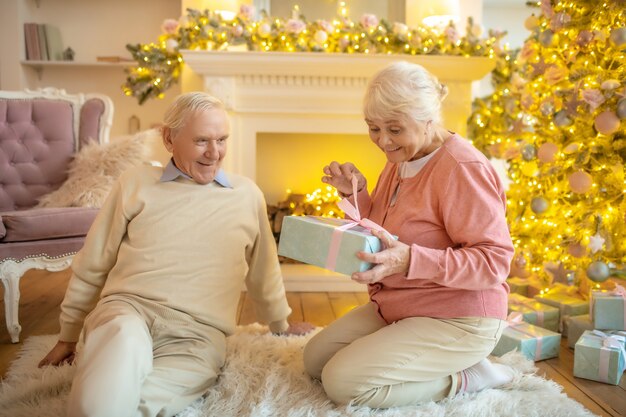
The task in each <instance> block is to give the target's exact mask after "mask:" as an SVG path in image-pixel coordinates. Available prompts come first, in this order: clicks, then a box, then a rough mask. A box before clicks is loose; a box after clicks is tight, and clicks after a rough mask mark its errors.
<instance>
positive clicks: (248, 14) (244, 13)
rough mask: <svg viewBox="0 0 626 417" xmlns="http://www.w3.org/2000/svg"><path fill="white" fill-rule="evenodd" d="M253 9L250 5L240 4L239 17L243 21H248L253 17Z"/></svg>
mask: <svg viewBox="0 0 626 417" xmlns="http://www.w3.org/2000/svg"><path fill="white" fill-rule="evenodd" d="M254 12H255V8H254V6H252V5H250V4H242V5H241V6H240V7H239V16H240V17H241V18H243V19H244V20H250V19H252V17H253V16H254Z"/></svg>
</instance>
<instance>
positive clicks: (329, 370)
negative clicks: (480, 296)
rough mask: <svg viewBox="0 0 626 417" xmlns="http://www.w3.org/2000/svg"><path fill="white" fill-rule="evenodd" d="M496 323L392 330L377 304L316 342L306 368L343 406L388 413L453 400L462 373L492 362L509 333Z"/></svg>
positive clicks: (416, 320)
mask: <svg viewBox="0 0 626 417" xmlns="http://www.w3.org/2000/svg"><path fill="white" fill-rule="evenodd" d="M503 323H504V322H503V321H502V320H499V319H494V318H480V317H475V318H459V319H433V318H429V317H411V318H407V319H403V320H399V321H397V322H395V323H392V324H389V325H388V324H387V323H386V322H385V321H384V320H383V319H382V318H381V317H380V316H379V315H378V313H377V307H376V306H375V304H374V303H371V302H370V303H368V304H366V305H364V306H361V307H358V308H356V309H354V310H352V311H350V312H349V313H347V314H346V315H344V316H343V317H341V318H339V319H337V320H336V321H335V322H333V323H331V324H330V325H329V326H328V327H326V328H325V329H323V330H322V331H320V332H319V333H318V334H317V335H315V336H314V337H313V338H312V339H311V340H310V341H309V342H308V344H307V345H306V347H305V349H304V366H305V368H306V370H307V372H308V373H309V375H311V376H312V377H313V378H316V379H321V381H322V385H323V386H324V390H325V391H326V394H327V395H328V397H329V398H330V399H331V400H333V401H334V402H335V403H338V404H348V403H351V404H352V405H359V406H368V407H371V408H387V407H396V406H403V405H414V404H418V403H421V402H424V401H431V400H432V401H438V400H442V399H444V398H446V397H451V396H454V394H455V393H456V386H457V382H458V379H457V372H459V371H462V370H463V369H466V368H469V367H471V366H472V365H474V364H476V363H478V362H480V361H481V360H482V359H484V358H486V357H487V356H488V355H489V354H490V353H491V351H492V350H493V348H494V347H495V345H496V342H497V341H498V339H499V338H500V335H501V333H502V330H503V329H504V324H503Z"/></svg>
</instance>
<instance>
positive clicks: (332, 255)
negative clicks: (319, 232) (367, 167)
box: [326, 175, 389, 271]
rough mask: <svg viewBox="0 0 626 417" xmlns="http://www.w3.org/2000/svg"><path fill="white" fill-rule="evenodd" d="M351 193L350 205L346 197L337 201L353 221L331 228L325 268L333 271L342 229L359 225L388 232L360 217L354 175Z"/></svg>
mask: <svg viewBox="0 0 626 417" xmlns="http://www.w3.org/2000/svg"><path fill="white" fill-rule="evenodd" d="M352 195H353V196H354V205H352V204H351V203H350V201H348V199H346V198H344V199H342V200H341V201H340V202H339V203H337V206H339V208H340V209H341V210H343V212H344V213H346V215H347V216H348V217H350V218H351V219H352V220H354V221H353V222H350V223H346V224H344V225H342V226H339V227H336V228H335V230H333V235H332V237H331V240H330V247H329V248H328V257H327V258H326V269H330V270H331V271H334V270H335V266H336V265H337V256H338V255H339V247H340V246H341V237H342V235H343V232H344V231H346V230H348V229H351V228H353V227H354V226H361V227H364V228H365V229H367V230H378V231H381V232H385V233H388V234H389V232H387V231H386V230H385V229H384V228H383V227H382V226H380V225H378V224H376V223H374V222H373V221H371V220H370V219H367V218H365V219H363V218H361V213H360V212H359V204H358V202H357V178H356V177H355V176H354V175H353V176H352Z"/></svg>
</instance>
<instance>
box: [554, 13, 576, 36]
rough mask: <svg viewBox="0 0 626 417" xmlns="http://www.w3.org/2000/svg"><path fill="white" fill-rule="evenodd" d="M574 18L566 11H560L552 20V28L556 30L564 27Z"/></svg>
mask: <svg viewBox="0 0 626 417" xmlns="http://www.w3.org/2000/svg"><path fill="white" fill-rule="evenodd" d="M571 20H572V18H571V16H570V15H568V14H567V13H565V12H559V13H557V14H555V15H554V17H553V18H552V20H551V21H550V29H552V30H553V31H554V32H556V31H558V30H560V29H563V28H564V27H565V25H567V24H568V23H569V22H570V21H571Z"/></svg>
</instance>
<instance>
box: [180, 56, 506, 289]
mask: <svg viewBox="0 0 626 417" xmlns="http://www.w3.org/2000/svg"><path fill="white" fill-rule="evenodd" d="M181 52H182V55H183V59H184V61H185V63H186V65H187V68H189V69H191V70H192V71H193V72H194V73H196V74H197V75H199V77H200V79H201V80H202V81H201V82H202V85H201V86H198V85H197V84H196V85H193V86H191V87H190V88H188V87H186V86H185V84H184V83H183V91H184V92H186V91H188V90H191V89H198V88H202V89H204V91H207V92H209V93H211V94H213V95H214V96H216V97H218V98H220V99H221V100H222V101H223V102H224V103H225V105H226V107H227V109H228V112H229V116H230V119H231V137H230V139H229V141H230V144H229V148H228V154H227V156H226V158H225V160H224V168H225V169H226V171H228V172H233V173H237V174H240V175H245V176H247V177H249V178H251V179H253V180H256V175H257V173H256V149H257V134H258V133H288V134H303V133H307V134H311V133H312V134H319V135H323V134H331V135H334V134H339V135H353V134H357V135H366V134H367V129H366V126H365V123H364V122H363V115H362V113H361V102H362V99H363V93H364V91H365V86H366V84H367V80H368V79H369V78H370V77H371V76H372V75H373V74H374V73H376V72H377V71H378V70H380V69H382V68H383V67H385V66H387V65H388V64H390V63H391V62H393V61H398V60H405V61H410V62H414V63H417V64H420V65H422V66H424V67H425V68H426V69H428V70H429V71H431V72H432V73H433V74H435V75H436V76H437V77H438V78H439V80H440V81H441V82H442V83H444V84H446V85H447V87H448V89H449V95H448V97H447V98H446V100H445V101H444V103H443V117H444V125H445V127H446V128H448V129H449V130H452V131H455V132H458V133H459V134H461V135H464V134H465V132H466V130H467V127H466V121H467V118H468V117H469V115H470V112H471V100H472V82H473V81H477V80H480V79H482V78H483V77H484V76H485V75H487V74H488V73H489V72H490V71H491V70H492V69H493V67H494V66H495V63H494V62H493V60H491V59H489V58H482V57H453V56H426V55H417V56H411V55H375V54H330V53H312V52H293V53H289V52H244V51H192V50H184V51H181ZM294 157H305V155H304V156H303V155H294ZM307 267H308V266H306V265H302V266H298V265H287V266H284V268H283V275H284V277H285V285H286V287H287V289H288V290H290V291H359V290H363V289H364V286H362V285H360V284H357V283H355V282H352V281H350V280H349V279H348V277H344V276H336V275H337V274H334V273H332V272H329V271H324V270H321V269H319V268H318V269H315V267H308V268H307ZM311 268H313V270H311Z"/></svg>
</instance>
